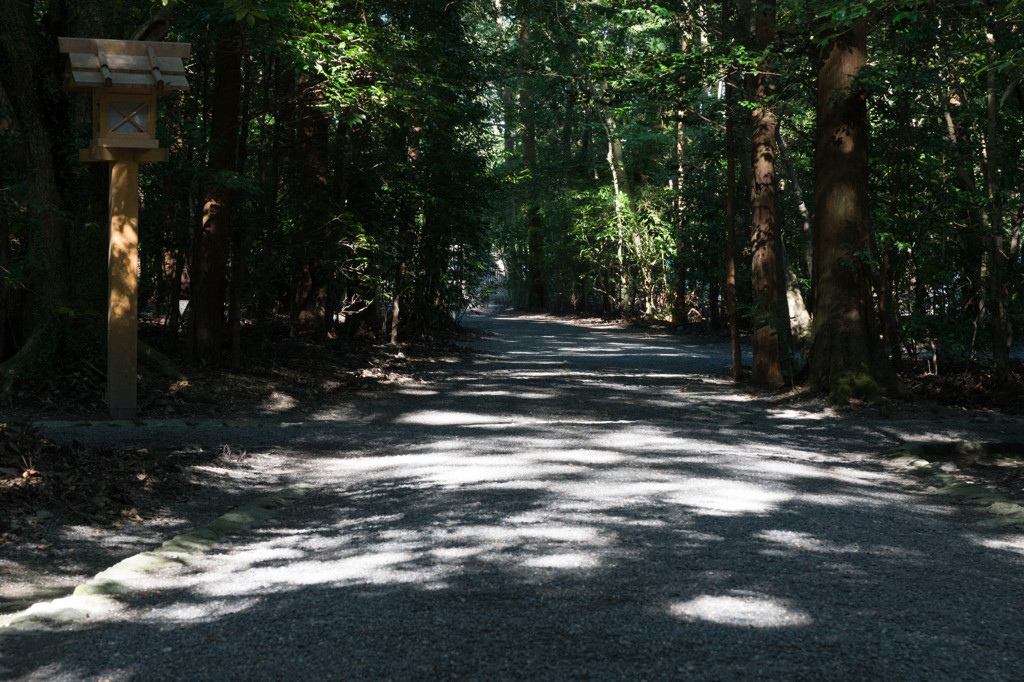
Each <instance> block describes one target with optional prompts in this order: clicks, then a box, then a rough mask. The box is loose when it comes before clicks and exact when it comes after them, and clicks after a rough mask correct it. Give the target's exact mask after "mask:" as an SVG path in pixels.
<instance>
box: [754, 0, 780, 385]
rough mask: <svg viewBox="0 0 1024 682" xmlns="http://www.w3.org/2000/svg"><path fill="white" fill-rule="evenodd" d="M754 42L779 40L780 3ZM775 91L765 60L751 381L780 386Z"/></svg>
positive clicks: (764, 45)
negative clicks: (776, 32)
mask: <svg viewBox="0 0 1024 682" xmlns="http://www.w3.org/2000/svg"><path fill="white" fill-rule="evenodd" d="M754 31H755V41H754V47H755V49H757V50H758V51H763V50H766V49H768V48H769V47H770V46H771V44H772V42H773V41H774V39H775V2H774V0H767V1H766V2H763V3H761V5H760V7H759V9H758V11H757V12H756V16H755V22H754ZM774 90H775V86H774V85H773V84H772V76H770V75H769V74H768V73H767V64H766V63H762V64H761V66H760V72H759V73H758V76H757V86H756V90H755V92H754V101H756V102H757V103H758V108H757V109H755V110H754V112H753V114H752V120H751V124H752V127H753V149H752V156H751V166H752V168H753V177H752V186H751V206H752V216H751V218H752V220H751V229H750V240H751V250H752V263H751V285H752V292H751V293H752V300H753V304H754V305H753V326H754V335H753V339H752V341H753V350H754V364H753V368H752V371H751V375H750V378H751V381H753V382H754V383H755V384H761V385H765V386H772V387H779V386H782V385H783V384H784V383H785V378H784V377H783V374H782V360H781V358H782V353H783V349H784V348H785V346H787V345H788V343H785V344H784V342H788V338H789V333H788V331H789V315H788V312H787V313H786V314H783V310H784V308H781V307H780V301H781V300H782V298H781V290H782V288H781V287H780V286H779V277H778V273H779V271H780V270H779V267H780V261H781V257H780V255H779V244H780V239H779V234H778V232H777V229H776V226H775V187H776V180H775V115H774V113H773V112H772V110H771V105H770V101H771V96H772V94H773V92H774Z"/></svg>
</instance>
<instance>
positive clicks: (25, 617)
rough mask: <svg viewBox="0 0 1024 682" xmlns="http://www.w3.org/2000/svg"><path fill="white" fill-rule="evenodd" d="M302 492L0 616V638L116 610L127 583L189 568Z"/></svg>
mask: <svg viewBox="0 0 1024 682" xmlns="http://www.w3.org/2000/svg"><path fill="white" fill-rule="evenodd" d="M308 488H309V486H308V485H307V484H304V483H298V484H296V485H293V486H290V487H288V488H285V489H284V490H282V491H280V492H278V493H274V494H272V495H265V496H263V497H260V498H257V499H255V500H253V501H252V502H249V503H248V504H245V505H243V506H241V507H238V508H236V509H234V510H232V511H230V512H228V513H226V514H223V515H221V516H219V517H218V518H216V519H214V520H213V521H211V522H210V523H208V524H206V525H205V526H202V527H201V528H197V529H195V530H193V531H190V532H188V533H183V534H182V535H178V536H175V537H173V538H171V539H170V540H168V541H166V542H164V543H163V544H162V545H160V547H158V548H156V549H154V550H151V551H148V552H140V553H139V554H135V555H134V556H130V557H128V558H127V559H124V560H123V561H120V562H118V563H116V564H114V565H113V566H111V567H110V568H108V569H106V570H105V571H102V572H100V573H97V574H96V575H95V576H93V577H92V579H90V580H89V581H87V582H85V583H83V584H81V585H79V586H78V587H77V588H75V591H74V593H72V594H71V595H69V596H67V597H62V598H59V599H54V600H52V601H46V602H39V603H37V604H33V605H32V606H30V607H29V608H27V609H25V610H23V611H19V612H17V613H12V614H7V615H5V616H0V635H2V634H16V633H17V632H19V631H33V630H46V629H51V624H56V623H63V622H69V621H77V620H83V619H85V618H89V617H91V616H92V615H93V614H96V613H107V612H110V611H114V610H116V609H117V608H118V607H119V606H120V602H119V601H118V595H122V594H128V593H131V592H134V591H135V589H136V588H135V587H134V586H133V585H132V583H133V581H134V579H135V578H136V577H137V576H140V575H142V574H146V573H153V572H155V571H160V570H163V569H166V568H170V567H176V566H187V565H189V564H190V563H191V562H192V558H193V557H195V556H197V555H200V554H206V553H208V552H210V551H212V550H213V549H214V547H215V546H216V545H217V544H218V543H219V542H220V541H221V540H223V539H224V537H225V536H227V535H235V534H238V533H241V532H244V531H246V530H248V529H250V528H252V527H253V526H256V525H258V524H260V523H263V522H264V521H266V520H267V519H269V518H270V517H271V516H273V514H274V512H275V511H276V510H277V509H279V508H281V507H283V506H285V505H287V504H290V503H291V502H294V501H295V500H296V499H298V498H299V497H301V496H302V495H303V494H304V493H305V491H306V490H307V489H308Z"/></svg>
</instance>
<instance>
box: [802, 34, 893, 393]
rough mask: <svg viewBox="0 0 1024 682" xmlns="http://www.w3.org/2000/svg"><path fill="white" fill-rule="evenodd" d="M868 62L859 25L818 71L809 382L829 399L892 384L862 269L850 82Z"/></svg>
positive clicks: (857, 111) (857, 138)
mask: <svg viewBox="0 0 1024 682" xmlns="http://www.w3.org/2000/svg"><path fill="white" fill-rule="evenodd" d="M866 59H867V27H866V22H865V21H863V20H861V21H858V22H856V23H854V24H853V26H852V27H850V29H849V30H848V31H846V32H845V33H842V34H840V35H833V36H832V37H830V39H829V41H828V43H827V45H826V47H825V49H824V52H823V54H822V61H821V66H820V69H819V71H818V103H817V114H818V130H817V140H816V145H815V164H816V168H817V178H816V193H815V194H816V196H815V207H814V270H815V272H814V281H815V286H814V291H815V299H814V300H815V305H814V340H813V344H812V347H811V367H810V369H811V382H812V385H814V386H815V387H817V388H818V389H819V390H821V391H824V392H826V393H828V395H829V397H830V399H831V400H833V401H834V402H846V401H848V400H849V399H850V398H855V397H856V398H867V399H874V398H876V397H878V396H879V394H880V393H882V392H883V391H886V390H890V389H895V388H896V386H897V380H896V376H895V373H894V372H893V371H892V367H891V366H890V365H889V364H888V363H887V362H886V360H885V357H884V354H883V353H882V352H881V349H880V344H879V335H878V333H877V331H876V329H875V320H876V316H875V311H874V306H873V302H872V299H871V290H870V279H869V273H868V264H867V263H866V262H865V259H864V255H863V254H865V253H867V252H868V249H869V246H870V241H869V238H870V233H869V224H868V155H867V142H868V128H867V126H868V120H867V99H866V95H865V94H864V92H863V91H862V90H860V89H859V88H855V87H854V78H856V76H857V73H858V72H859V71H860V69H861V68H862V67H863V66H864V64H865V63H866Z"/></svg>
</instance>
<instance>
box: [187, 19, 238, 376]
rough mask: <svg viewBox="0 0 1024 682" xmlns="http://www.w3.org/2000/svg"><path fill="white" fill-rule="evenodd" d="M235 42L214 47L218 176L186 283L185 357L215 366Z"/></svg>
mask: <svg viewBox="0 0 1024 682" xmlns="http://www.w3.org/2000/svg"><path fill="white" fill-rule="evenodd" d="M240 41H241V36H240V33H239V31H238V28H237V27H235V26H231V27H228V28H224V29H222V30H221V32H220V35H218V36H217V42H216V45H215V46H214V69H215V73H214V79H215V80H214V84H213V124H212V130H211V139H210V161H209V166H210V170H211V171H212V172H213V173H214V174H219V175H220V178H216V177H215V178H214V184H213V185H212V186H211V187H210V189H209V190H207V192H206V197H205V200H204V204H203V218H202V225H201V228H200V231H199V235H198V236H197V239H196V254H195V258H194V261H193V262H194V266H193V279H192V318H191V321H192V324H191V328H190V335H189V354H190V355H191V357H192V359H193V361H195V362H199V363H202V364H216V363H218V362H220V358H221V351H222V345H223V338H224V293H225V290H226V288H227V281H226V280H227V264H228V250H229V247H230V230H231V189H230V188H229V184H230V182H226V180H228V179H229V178H230V177H231V176H232V174H233V173H234V172H235V157H236V147H237V144H238V112H239V101H240V99H241V89H242V52H241V44H240Z"/></svg>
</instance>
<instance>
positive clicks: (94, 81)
mask: <svg viewBox="0 0 1024 682" xmlns="http://www.w3.org/2000/svg"><path fill="white" fill-rule="evenodd" d="M59 43H60V51H61V52H66V53H67V55H68V69H67V72H66V74H65V84H64V85H65V87H66V88H67V89H68V90H79V91H81V90H93V89H95V88H110V89H117V90H139V91H147V92H156V93H157V94H161V93H164V92H167V91H171V90H188V80H187V79H186V77H185V64H184V62H183V61H182V60H183V59H184V58H186V57H188V55H189V52H190V50H191V47H192V46H191V45H190V44H189V43H161V42H150V41H140V40H93V39H87V38H60V39H59Z"/></svg>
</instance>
